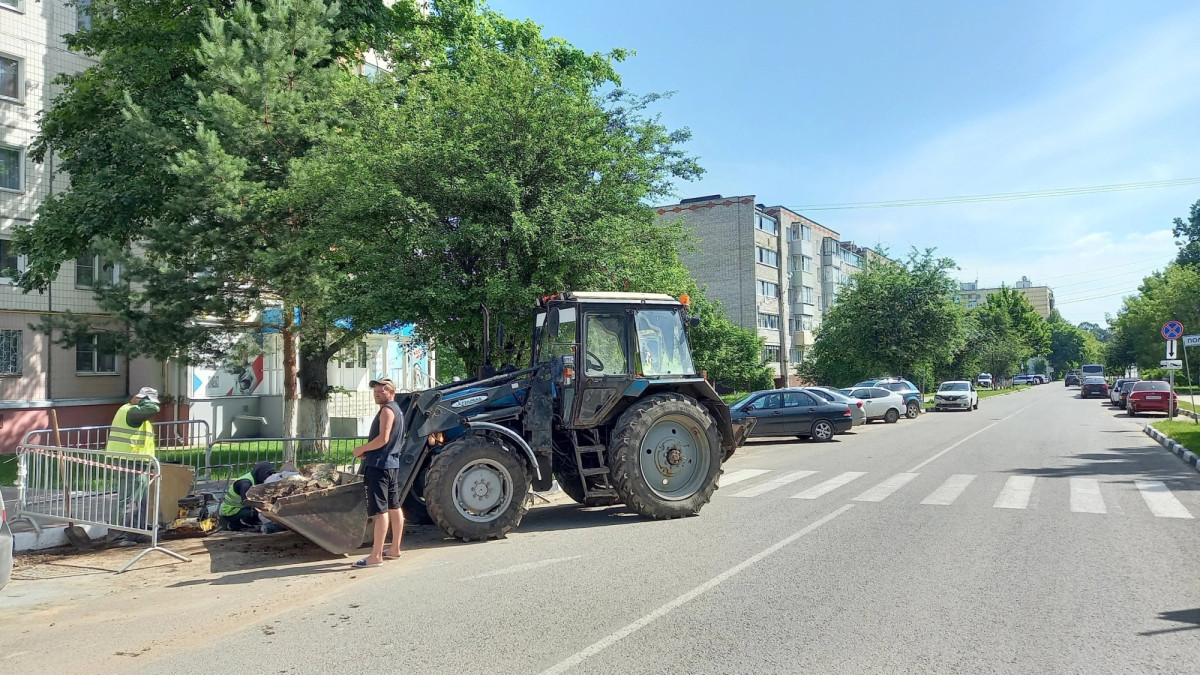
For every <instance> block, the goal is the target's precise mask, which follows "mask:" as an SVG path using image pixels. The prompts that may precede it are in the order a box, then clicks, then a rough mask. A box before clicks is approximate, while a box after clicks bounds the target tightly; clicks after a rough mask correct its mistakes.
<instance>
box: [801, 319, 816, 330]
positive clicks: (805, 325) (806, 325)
mask: <svg viewBox="0 0 1200 675" xmlns="http://www.w3.org/2000/svg"><path fill="white" fill-rule="evenodd" d="M800 329H801V330H812V329H813V320H812V317H811V316H802V317H800Z"/></svg>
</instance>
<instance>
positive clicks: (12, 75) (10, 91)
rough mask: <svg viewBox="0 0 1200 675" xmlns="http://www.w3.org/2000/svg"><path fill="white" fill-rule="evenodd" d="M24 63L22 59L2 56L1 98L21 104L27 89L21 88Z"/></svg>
mask: <svg viewBox="0 0 1200 675" xmlns="http://www.w3.org/2000/svg"><path fill="white" fill-rule="evenodd" d="M23 66H24V63H23V62H22V61H21V59H18V58H17V57H15V56H9V55H7V54H0V98H2V99H7V100H9V101H17V102H18V103H19V102H21V101H22V100H23V99H24V97H23V96H22V95H21V94H23V93H24V90H25V87H23V86H21V80H22V75H23V74H24V73H22V72H21V71H23V70H25V69H24V67H23Z"/></svg>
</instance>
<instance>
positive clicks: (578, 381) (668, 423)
mask: <svg viewBox="0 0 1200 675" xmlns="http://www.w3.org/2000/svg"><path fill="white" fill-rule="evenodd" d="M686 300H687V298H686V296H684V297H682V298H680V300H676V299H675V298H672V297H670V296H668V295H664V294H658V293H609V292H590V293H588V292H567V293H562V294H559V295H554V296H548V297H546V298H543V299H541V300H540V301H538V302H537V306H536V309H535V317H534V333H533V341H532V345H533V347H532V358H531V363H530V365H529V367H527V368H524V369H520V370H510V371H509V372H501V373H499V374H497V373H495V372H494V371H493V369H492V367H491V366H490V363H489V361H490V359H489V357H488V352H489V347H488V345H489V342H488V334H489V333H490V326H489V325H488V324H489V322H488V320H487V313H486V309H485V310H484V317H485V327H484V334H485V338H484V343H483V344H484V363H485V365H484V367H482V368H481V369H480V372H479V374H478V376H477V377H475V378H473V379H471V380H467V381H464V382H456V383H453V384H450V385H445V386H441V387H438V388H435V389H428V390H425V391H420V392H413V393H409V394H401V395H399V396H397V402H398V403H399V404H400V408H401V411H402V412H403V413H404V422H405V427H404V433H405V436H404V442H403V448H402V451H401V457H400V462H401V468H400V482H401V485H402V486H403V494H404V495H405V501H404V509H405V513H406V515H407V516H408V517H409V518H410V519H412V520H415V521H417V522H422V521H423V522H432V523H434V524H436V525H437V526H438V527H440V528H441V529H442V530H443V531H444V532H446V533H447V534H449V535H451V536H453V537H458V538H460V539H463V540H465V541H483V540H487V539H493V538H500V537H503V536H504V535H505V534H506V533H507V532H508V531H509V530H511V529H512V528H514V527H516V526H517V525H518V524H519V523H520V522H521V518H522V517H523V516H524V515H525V513H526V511H527V510H528V508H529V501H530V500H529V497H530V492H531V491H543V490H547V489H550V488H551V486H552V485H553V481H554V479H557V480H558V484H559V486H560V487H561V488H562V490H563V491H564V492H565V493H566V494H567V495H568V496H570V497H571V498H572V499H574V500H575V501H576V502H579V503H580V504H584V505H587V506H606V505H612V504H617V503H624V504H625V505H626V506H628V507H629V508H630V509H632V510H633V511H635V512H637V513H638V514H640V515H641V516H643V517H646V518H651V519H668V518H680V517H683V516H690V515H694V514H697V513H699V511H700V509H701V508H702V507H703V506H704V505H705V504H706V503H708V501H709V500H710V499H711V498H712V494H713V491H714V490H716V488H717V477H718V476H719V475H720V473H721V464H722V463H723V462H724V461H726V460H728V459H729V458H730V456H732V455H733V453H734V450H735V449H736V448H738V447H739V446H740V445H741V444H742V442H743V441H744V440H745V438H746V436H747V435H748V434H749V431H750V429H751V426H752V424H753V421H754V420H753V419H750V420H747V422H748V425H741V424H739V425H736V426H735V424H734V423H733V422H732V420H731V419H730V415H729V407H728V406H727V405H726V404H725V403H724V402H723V401H722V400H721V398H720V397H719V396H718V395H717V393H716V391H714V389H713V388H712V386H711V385H710V384H709V383H708V381H707V380H706V379H705V378H704V377H702V376H700V375H698V374H697V373H696V369H695V366H694V365H693V363H692V356H691V349H690V346H689V343H688V339H687V334H686V330H685V327H686V326H688V325H695V322H696V320H695V319H692V320H689V318H688V316H687V304H686ZM501 330H502V327H501ZM501 339H503V338H501Z"/></svg>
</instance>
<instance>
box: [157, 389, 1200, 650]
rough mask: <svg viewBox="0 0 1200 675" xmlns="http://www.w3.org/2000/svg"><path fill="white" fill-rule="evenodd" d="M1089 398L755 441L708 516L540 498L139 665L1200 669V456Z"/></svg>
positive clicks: (1041, 395)
mask: <svg viewBox="0 0 1200 675" xmlns="http://www.w3.org/2000/svg"><path fill="white" fill-rule="evenodd" d="M1077 394H1078V389H1077V388H1070V389H1067V388H1064V387H1063V386H1062V385H1060V384H1050V385H1045V386H1040V387H1036V388H1034V389H1031V390H1028V391H1024V392H1020V393H1016V394H1012V395H1008V396H1000V397H996V398H990V399H985V400H984V401H982V402H981V404H980V409H979V410H978V411H976V412H970V413H968V412H950V413H930V414H925V415H922V416H921V417H920V418H919V419H917V420H911V421H910V420H901V421H900V422H899V423H898V424H895V425H885V424H883V423H878V424H872V425H870V426H869V427H866V428H862V427H860V428H859V430H858V431H857V432H856V433H854V434H852V435H846V436H839V437H838V439H837V440H836V441H835V442H832V443H826V444H817V443H812V442H803V441H800V442H792V441H784V442H780V443H775V442H771V441H752V442H751V443H750V444H748V445H747V447H746V448H744V449H743V450H742V451H740V452H739V454H738V455H736V456H735V457H734V458H733V459H732V460H731V461H730V462H728V463H727V464H726V466H725V475H724V476H723V478H722V481H723V483H722V484H723V487H722V489H720V490H719V491H718V493H717V497H716V498H715V499H714V501H713V503H711V504H710V505H709V506H708V507H706V508H705V509H704V511H703V513H702V514H701V515H700V516H699V517H695V518H689V519H685V520H679V521H668V522H648V521H644V520H641V519H639V518H637V517H635V516H633V515H630V514H628V513H626V512H624V511H623V510H622V509H621V508H619V507H614V508H608V509H587V510H585V509H581V508H579V507H575V506H561V507H553V508H545V509H539V510H536V511H534V512H532V513H531V514H530V516H529V517H528V518H527V519H526V521H525V522H524V523H523V525H522V526H521V528H520V530H519V531H518V532H516V533H514V534H512V535H510V536H509V538H508V539H506V540H504V541H499V542H491V543H488V544H471V545H462V544H454V543H449V542H447V543H446V544H445V545H441V546H438V547H436V548H435V549H434V550H431V551H424V552H422V553H423V554H422V555H421V556H418V557H414V558H412V559H409V560H401V561H398V562H396V563H389V564H388V565H386V566H385V567H383V568H379V569H374V570H364V571H358V572H354V574H355V575H356V576H357V578H356V579H355V580H354V581H353V583H351V584H349V585H348V586H347V587H346V589H345V590H343V591H341V592H340V593H338V594H337V595H335V596H332V597H328V598H324V599H322V600H319V601H314V603H313V604H312V605H310V606H307V607H303V608H300V609H296V610H293V611H291V612H290V613H289V614H287V615H283V616H277V617H274V618H273V619H271V620H270V621H269V622H264V623H262V624H261V625H260V624H252V625H251V624H247V625H245V627H244V628H242V629H240V630H237V631H235V632H233V633H232V634H231V635H228V636H227V637H224V638H222V639H220V640H219V641H218V642H217V643H215V644H208V645H205V644H204V643H203V642H198V645H199V648H196V649H188V650H186V651H181V652H176V653H174V654H171V655H166V656H165V657H164V658H159V659H158V660H154V661H146V660H143V661H142V662H140V663H137V664H136V668H137V670H139V671H142V672H159V673H188V672H198V671H199V670H204V671H206V672H255V673H293V672H294V673H316V672H343V673H346V672H364V673H366V672H371V673H378V672H404V673H423V672H452V673H539V672H581V673H617V672H620V673H709V672H713V673H718V672H720V673H724V672H798V671H808V672H856V673H857V672H885V671H886V672H898V671H899V672H1013V673H1030V672H1039V673H1040V672H1087V673H1101V672H1149V671H1165V672H1197V671H1198V670H1200V583H1198V581H1197V580H1198V579H1200V557H1198V556H1197V541H1198V537H1197V535H1198V534H1200V525H1198V524H1197V520H1196V518H1197V517H1200V474H1197V473H1195V472H1194V471H1193V470H1192V469H1191V468H1190V467H1188V466H1187V465H1186V464H1184V463H1183V462H1182V461H1180V460H1179V459H1178V458H1176V457H1175V456H1173V455H1171V454H1170V453H1169V452H1167V451H1166V450H1164V449H1162V448H1161V447H1159V446H1158V445H1157V444H1155V443H1153V442H1152V441H1150V440H1149V439H1148V438H1147V437H1146V436H1145V435H1144V434H1142V433H1141V431H1140V424H1139V423H1137V422H1135V421H1134V420H1130V419H1128V418H1126V417H1125V416H1124V415H1123V414H1119V413H1116V412H1114V411H1112V410H1111V409H1109V408H1108V407H1106V406H1102V405H1101V404H1100V402H1099V401H1098V400H1080V399H1078V398H1077ZM1143 423H1144V422H1143ZM347 574H350V572H347Z"/></svg>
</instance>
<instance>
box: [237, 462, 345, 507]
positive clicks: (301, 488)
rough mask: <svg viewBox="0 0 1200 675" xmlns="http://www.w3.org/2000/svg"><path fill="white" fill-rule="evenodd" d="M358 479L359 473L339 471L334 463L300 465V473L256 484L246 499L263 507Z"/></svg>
mask: <svg viewBox="0 0 1200 675" xmlns="http://www.w3.org/2000/svg"><path fill="white" fill-rule="evenodd" d="M358 480H359V477H358V476H357V475H355V474H351V473H346V472H344V471H338V469H337V467H336V466H334V465H332V464H306V465H304V466H302V467H300V472H299V473H298V474H294V475H291V476H285V477H284V478H282V479H281V480H277V481H275V482H274V483H265V484H263V485H255V486H254V487H252V488H250V490H249V491H248V492H247V493H246V501H248V502H252V503H254V504H255V505H256V506H260V507H263V506H268V505H270V504H272V503H273V502H275V501H276V500H278V499H283V498H284V497H290V496H292V495H296V494H305V493H309V492H317V491H319V490H327V489H329V488H331V487H337V486H338V485H345V484H347V483H354V482H357V481H358Z"/></svg>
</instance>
